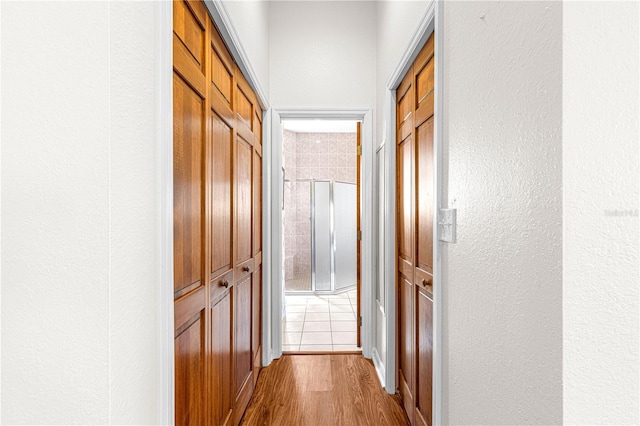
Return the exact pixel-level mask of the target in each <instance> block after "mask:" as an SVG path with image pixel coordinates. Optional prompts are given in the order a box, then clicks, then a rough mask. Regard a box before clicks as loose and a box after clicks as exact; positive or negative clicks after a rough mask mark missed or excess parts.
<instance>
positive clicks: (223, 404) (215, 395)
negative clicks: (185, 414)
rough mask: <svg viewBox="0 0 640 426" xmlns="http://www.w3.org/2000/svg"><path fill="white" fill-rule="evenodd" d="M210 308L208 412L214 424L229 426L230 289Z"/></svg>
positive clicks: (231, 392)
mask: <svg viewBox="0 0 640 426" xmlns="http://www.w3.org/2000/svg"><path fill="white" fill-rule="evenodd" d="M225 291H226V293H225V295H224V297H223V298H222V299H220V300H219V301H218V302H217V303H215V304H213V305H212V306H211V324H212V326H211V400H210V402H209V403H210V404H211V412H212V416H213V418H212V419H211V420H212V421H213V424H214V425H226V424H229V423H230V420H231V415H232V409H233V389H232V380H233V374H232V372H233V358H232V346H231V345H232V339H231V336H232V328H233V322H232V320H231V306H232V300H233V288H231V289H228V290H225Z"/></svg>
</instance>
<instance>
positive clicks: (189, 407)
mask: <svg viewBox="0 0 640 426" xmlns="http://www.w3.org/2000/svg"><path fill="white" fill-rule="evenodd" d="M205 328H206V327H205V310H202V311H201V312H200V314H199V315H198V317H197V319H196V320H195V321H194V322H192V323H191V324H190V325H189V327H188V328H186V329H185V330H184V331H183V332H182V333H181V334H179V335H178V336H177V337H176V339H175V381H176V383H175V409H176V413H175V421H176V425H178V426H182V425H193V426H199V425H202V424H204V423H205V410H204V397H205V392H206V383H205V366H204V361H205Z"/></svg>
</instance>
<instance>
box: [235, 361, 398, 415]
mask: <svg viewBox="0 0 640 426" xmlns="http://www.w3.org/2000/svg"><path fill="white" fill-rule="evenodd" d="M275 390H277V391H275ZM400 404H401V403H400V400H399V398H398V397H397V396H395V395H388V394H387V393H386V392H385V391H384V389H382V388H381V387H380V385H379V383H378V379H377V377H376V372H375V369H374V368H373V364H371V362H369V361H367V360H365V359H364V358H363V357H362V356H361V355H285V356H283V357H282V358H280V359H278V360H275V361H274V362H273V363H272V364H271V365H270V366H269V367H265V368H263V369H262V372H261V373H260V376H259V378H258V383H257V385H256V390H255V393H254V395H253V399H252V400H251V402H250V403H249V406H248V407H247V411H246V412H245V415H244V418H243V420H242V422H241V423H240V424H241V425H245V426H250V425H298V426H302V425H314V426H318V425H323V426H328V425H363V426H364V425H408V424H409V421H408V419H407V417H406V415H405V414H404V410H403V409H402V406H401V405H400Z"/></svg>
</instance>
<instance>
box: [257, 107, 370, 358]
mask: <svg viewBox="0 0 640 426" xmlns="http://www.w3.org/2000/svg"><path fill="white" fill-rule="evenodd" d="M269 114H270V116H271V120H270V121H271V123H270V124H271V145H270V147H269V149H270V159H269V160H267V161H266V165H267V168H268V169H269V170H268V171H267V174H268V175H269V176H270V179H271V182H270V190H271V193H270V194H268V195H267V196H268V197H269V199H270V200H271V209H270V210H271V211H270V214H271V218H270V219H271V222H270V223H271V238H272V240H271V243H272V244H271V289H270V293H271V302H272V303H271V308H272V309H273V312H272V315H271V318H270V319H271V324H270V327H271V330H270V331H271V339H272V342H271V343H272V357H271V360H272V359H275V358H280V356H282V341H281V330H282V306H283V300H282V298H283V290H282V289H283V279H284V277H283V276H282V244H281V241H282V208H281V206H282V200H283V188H282V128H281V124H280V123H281V120H283V119H295V118H298V119H315V118H321V119H326V120H357V121H362V135H361V137H362V162H361V165H362V167H361V175H360V178H361V183H362V186H361V193H360V194H361V199H360V202H361V206H362V208H361V213H360V214H361V220H362V249H361V250H362V263H361V268H362V281H361V284H362V285H361V287H360V288H361V293H360V302H361V305H360V306H361V307H360V311H361V315H362V328H361V343H362V354H363V356H364V357H365V358H371V346H372V337H373V321H372V315H373V312H374V311H373V305H374V294H373V284H372V280H373V247H374V245H373V216H372V211H373V154H374V153H373V151H374V148H373V112H372V110H371V109H370V108H273V109H271V110H270V111H269ZM271 360H269V362H271Z"/></svg>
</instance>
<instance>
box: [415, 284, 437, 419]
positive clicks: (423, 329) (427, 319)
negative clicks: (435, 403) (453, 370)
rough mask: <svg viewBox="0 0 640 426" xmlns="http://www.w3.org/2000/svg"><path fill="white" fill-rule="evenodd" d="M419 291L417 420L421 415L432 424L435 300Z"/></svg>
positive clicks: (417, 318)
mask: <svg viewBox="0 0 640 426" xmlns="http://www.w3.org/2000/svg"><path fill="white" fill-rule="evenodd" d="M417 293H418V296H417V298H418V301H417V302H418V303H417V315H416V321H417V325H418V330H417V331H418V337H417V342H416V343H417V348H418V353H417V364H418V366H417V371H418V374H417V386H416V420H417V419H418V418H420V417H421V418H422V419H421V420H423V422H422V423H423V424H426V425H432V424H433V423H432V415H431V410H432V408H431V407H432V401H431V400H432V382H433V373H432V365H433V300H432V299H431V298H430V296H429V295H428V294H426V293H424V292H423V291H418V292H417ZM418 414H419V415H418Z"/></svg>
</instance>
